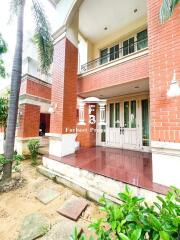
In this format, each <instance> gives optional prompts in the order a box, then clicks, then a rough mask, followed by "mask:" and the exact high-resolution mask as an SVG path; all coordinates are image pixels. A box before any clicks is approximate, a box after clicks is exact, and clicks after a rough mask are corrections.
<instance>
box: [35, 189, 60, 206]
mask: <svg viewBox="0 0 180 240" xmlns="http://www.w3.org/2000/svg"><path fill="white" fill-rule="evenodd" d="M59 196H60V193H59V192H57V191H55V190H53V189H50V188H44V189H41V190H40V191H39V192H38V193H36V198H37V199H38V200H39V201H40V202H42V203H44V204H48V203H49V202H51V201H52V200H54V199H55V198H57V197H59Z"/></svg>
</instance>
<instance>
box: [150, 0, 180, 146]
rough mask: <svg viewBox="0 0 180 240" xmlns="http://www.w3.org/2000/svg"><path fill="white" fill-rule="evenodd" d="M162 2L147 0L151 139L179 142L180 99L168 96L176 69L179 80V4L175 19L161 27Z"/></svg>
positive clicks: (159, 0)
mask: <svg viewBox="0 0 180 240" xmlns="http://www.w3.org/2000/svg"><path fill="white" fill-rule="evenodd" d="M161 3H162V1H161V0H154V1H152V0H148V31H149V83H150V113H151V139H152V140H154V141H166V142H168V141H169V142H180V97H174V98H169V97H168V96H167V90H168V88H169V85H170V82H171V79H172V75H173V70H174V69H175V70H176V73H177V80H179V79H180V44H179V39H180V27H179V23H180V14H179V11H180V4H178V6H177V8H176V10H175V13H174V15H173V17H172V18H171V19H170V20H168V21H167V22H165V23H164V24H160V23H159V19H158V15H159V9H160V5H161ZM179 84H180V82H179Z"/></svg>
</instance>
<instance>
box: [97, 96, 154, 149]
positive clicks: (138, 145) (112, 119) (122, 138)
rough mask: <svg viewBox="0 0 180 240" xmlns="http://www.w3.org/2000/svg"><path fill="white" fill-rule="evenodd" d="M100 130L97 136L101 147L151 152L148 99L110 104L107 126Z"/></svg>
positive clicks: (135, 99) (127, 100)
mask: <svg viewBox="0 0 180 240" xmlns="http://www.w3.org/2000/svg"><path fill="white" fill-rule="evenodd" d="M98 116H99V112H98V114H97V117H98ZM97 120H98V121H99V117H98V119H97ZM98 128H99V131H98V132H97V135H96V136H97V145H99V146H107V147H116V148H124V149H131V150H142V151H148V152H149V151H150V146H149V145H150V144H149V142H150V136H149V100H148V98H147V97H146V96H145V97H144V96H141V97H140V96H139V97H135V98H133V99H121V100H117V101H114V102H110V103H109V104H107V106H106V126H98Z"/></svg>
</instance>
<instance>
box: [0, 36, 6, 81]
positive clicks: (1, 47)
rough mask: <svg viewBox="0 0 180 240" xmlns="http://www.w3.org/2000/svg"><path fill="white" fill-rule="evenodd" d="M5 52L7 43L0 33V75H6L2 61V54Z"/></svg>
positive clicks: (3, 76)
mask: <svg viewBox="0 0 180 240" xmlns="http://www.w3.org/2000/svg"><path fill="white" fill-rule="evenodd" d="M6 52H7V44H6V43H5V41H4V39H3V38H2V35H1V34H0V77H2V78H5V77H6V71H5V66H4V61H3V59H2V55H3V54H4V53H6Z"/></svg>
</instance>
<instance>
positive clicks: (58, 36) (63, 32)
mask: <svg viewBox="0 0 180 240" xmlns="http://www.w3.org/2000/svg"><path fill="white" fill-rule="evenodd" d="M65 37H66V28H65V26H63V27H61V28H60V29H59V30H58V31H57V32H55V33H54V34H53V38H54V45H55V44H56V43H58V42H59V41H61V40H62V39H63V38H65Z"/></svg>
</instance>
